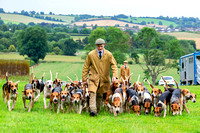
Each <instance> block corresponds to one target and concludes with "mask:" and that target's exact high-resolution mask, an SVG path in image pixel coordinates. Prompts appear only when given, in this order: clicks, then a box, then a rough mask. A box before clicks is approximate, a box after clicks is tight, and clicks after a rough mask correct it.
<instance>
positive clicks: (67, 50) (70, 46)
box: [62, 38, 78, 55]
mask: <svg viewBox="0 0 200 133" xmlns="http://www.w3.org/2000/svg"><path fill="white" fill-rule="evenodd" d="M77 48H78V44H77V43H76V42H75V41H74V40H73V39H71V38H67V39H65V41H64V44H63V45H62V50H63V54H64V55H74V54H75V53H76V50H77Z"/></svg>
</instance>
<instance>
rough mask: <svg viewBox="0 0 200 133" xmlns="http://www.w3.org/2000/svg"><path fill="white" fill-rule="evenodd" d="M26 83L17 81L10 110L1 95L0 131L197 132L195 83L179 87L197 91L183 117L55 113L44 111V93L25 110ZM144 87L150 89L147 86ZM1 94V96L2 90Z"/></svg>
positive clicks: (197, 104) (0, 82) (0, 85)
mask: <svg viewBox="0 0 200 133" xmlns="http://www.w3.org/2000/svg"><path fill="white" fill-rule="evenodd" d="M38 69H39V68H38ZM41 69H42V68H41ZM66 69H67V68H66ZM35 70H36V69H35ZM59 76H60V75H59ZM59 76H58V77H59ZM70 76H71V77H72V76H73V75H70ZM15 81H16V80H15ZM3 83H5V79H4V80H0V87H2V85H3ZM26 83H27V82H24V81H21V82H20V83H19V90H18V93H19V94H18V99H17V103H16V106H15V109H14V110H12V111H11V112H9V111H8V110H7V107H6V104H5V103H3V98H2V97H1V98H0V103H1V104H0V114H1V115H0V129H1V132H158V133H159V132H200V129H199V121H200V115H199V114H200V108H199V106H200V100H199V98H198V97H199V96H200V90H199V87H198V86H181V88H185V87H186V88H188V89H189V90H190V91H191V92H193V93H196V94H197V102H196V103H191V101H189V103H188V104H187V106H188V109H189V110H190V114H187V113H186V112H183V115H182V116H172V115H169V114H167V116H166V118H163V117H154V115H153V114H151V115H144V113H143V112H142V114H141V115H140V116H136V115H135V114H133V113H132V112H131V114H127V113H123V114H120V115H119V116H118V117H114V115H113V114H110V113H108V112H103V111H101V113H100V114H99V115H98V116H97V117H94V118H92V117H90V116H89V114H88V113H86V112H83V113H82V114H81V115H79V114H75V113H65V114H63V113H61V112H60V113H59V114H58V115H57V114H56V113H55V112H53V111H51V110H50V109H47V110H45V109H44V105H43V99H42V97H43V94H42V95H41V97H40V98H39V101H38V102H37V103H35V105H34V108H32V110H31V112H30V113H29V112H27V110H24V109H23V102H22V90H23V87H24V85H25V84H26ZM147 88H148V89H149V90H150V88H149V87H148V86H147ZM160 88H162V87H160ZM0 95H1V96H2V91H0ZM47 101H48V100H47ZM27 102H28V101H27Z"/></svg>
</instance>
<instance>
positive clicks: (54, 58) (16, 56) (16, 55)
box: [0, 52, 84, 62]
mask: <svg viewBox="0 0 200 133" xmlns="http://www.w3.org/2000/svg"><path fill="white" fill-rule="evenodd" d="M77 53H78V52H77ZM26 57H27V56H26V55H25V56H22V55H19V53H16V52H10V53H4V52H0V59H11V60H24V59H25V58H26ZM40 61H58V62H59V61H62V62H84V60H81V58H80V56H64V55H46V56H45V58H44V60H42V59H40Z"/></svg>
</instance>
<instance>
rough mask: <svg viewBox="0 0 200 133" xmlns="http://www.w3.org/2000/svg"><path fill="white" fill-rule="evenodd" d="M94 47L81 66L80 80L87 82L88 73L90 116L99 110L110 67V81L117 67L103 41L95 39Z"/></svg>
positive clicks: (107, 88)
mask: <svg viewBox="0 0 200 133" xmlns="http://www.w3.org/2000/svg"><path fill="white" fill-rule="evenodd" d="M95 44H96V49H94V50H92V51H91V52H90V53H89V54H88V56H87V58H86V60H85V64H84V66H83V71H82V81H83V84H84V83H86V82H87V75H88V74H89V84H88V91H89V93H90V101H89V103H90V105H89V106H90V116H96V115H97V113H99V112H100V110H101V102H102V97H103V93H106V92H108V91H109V88H110V77H109V76H110V67H111V69H112V74H113V76H112V82H113V81H115V80H116V78H117V74H118V69H117V62H116V61H115V59H114V57H113V55H112V53H111V52H109V51H108V50H106V49H104V47H105V41H104V40H103V39H97V40H96V42H95Z"/></svg>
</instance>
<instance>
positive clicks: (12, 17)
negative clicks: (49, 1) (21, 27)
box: [0, 13, 65, 24]
mask: <svg viewBox="0 0 200 133" xmlns="http://www.w3.org/2000/svg"><path fill="white" fill-rule="evenodd" d="M0 17H1V19H2V20H3V21H5V23H6V22H11V23H24V24H28V23H30V22H34V23H42V22H45V23H55V24H65V23H64V22H56V21H48V20H43V19H37V18H33V17H28V16H24V15H19V14H6V13H0Z"/></svg>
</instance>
